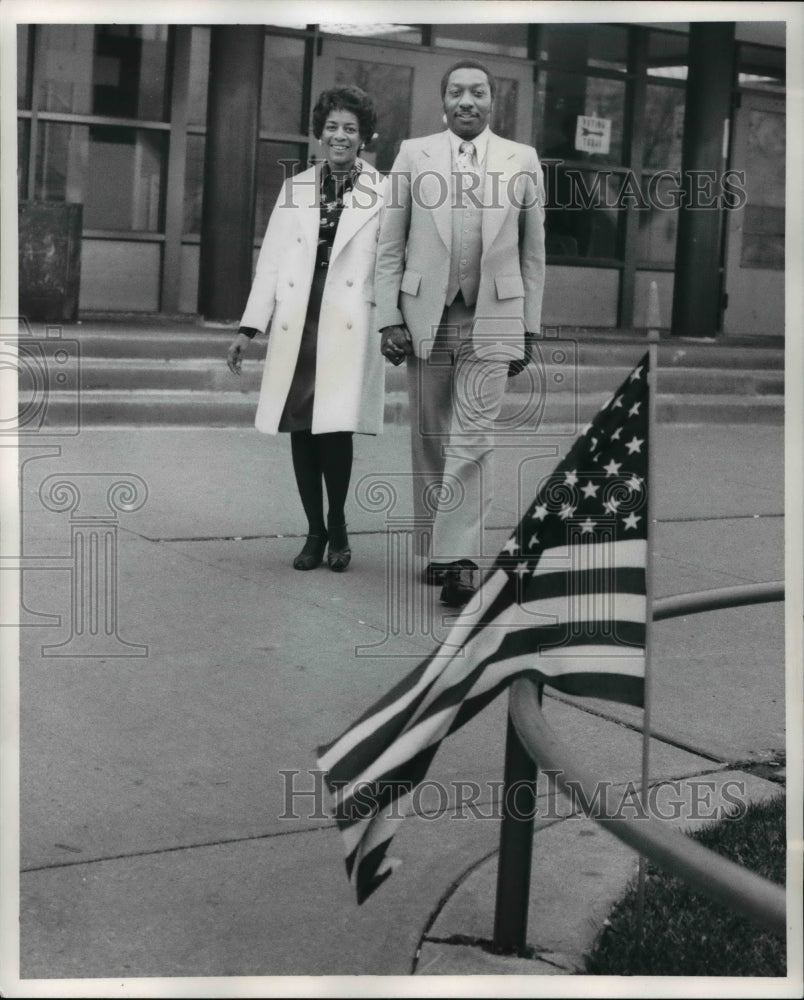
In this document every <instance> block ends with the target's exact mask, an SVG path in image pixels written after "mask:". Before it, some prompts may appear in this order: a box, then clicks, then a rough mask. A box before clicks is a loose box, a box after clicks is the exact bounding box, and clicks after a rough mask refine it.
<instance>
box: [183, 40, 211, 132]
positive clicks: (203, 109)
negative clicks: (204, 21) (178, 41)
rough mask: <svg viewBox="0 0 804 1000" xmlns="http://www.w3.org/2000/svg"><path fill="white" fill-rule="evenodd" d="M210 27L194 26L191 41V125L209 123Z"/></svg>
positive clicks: (189, 94) (189, 101) (189, 100)
mask: <svg viewBox="0 0 804 1000" xmlns="http://www.w3.org/2000/svg"><path fill="white" fill-rule="evenodd" d="M209 37H210V35H209V28H193V32H192V40H191V42H190V84H189V93H188V115H189V118H188V121H189V122H190V124H191V125H206V123H207V85H208V83H209Z"/></svg>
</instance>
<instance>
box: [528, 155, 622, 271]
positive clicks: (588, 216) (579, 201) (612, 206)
mask: <svg viewBox="0 0 804 1000" xmlns="http://www.w3.org/2000/svg"><path fill="white" fill-rule="evenodd" d="M542 166H543V168H544V179H545V191H546V196H547V199H546V205H547V210H546V212H545V242H546V248H547V254H548V256H550V257H603V258H610V259H619V258H620V257H621V256H622V233H623V224H624V219H625V211H627V210H628V208H629V207H630V205H631V204H633V202H632V201H630V200H629V199H628V198H627V197H623V183H624V178H625V176H626V175H624V174H616V173H613V172H611V171H608V170H606V171H594V170H582V169H581V168H579V167H572V166H567V165H566V164H564V163H563V161H546V160H542Z"/></svg>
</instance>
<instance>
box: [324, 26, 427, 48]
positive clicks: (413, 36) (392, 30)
mask: <svg viewBox="0 0 804 1000" xmlns="http://www.w3.org/2000/svg"><path fill="white" fill-rule="evenodd" d="M319 31H320V32H321V34H322V35H344V36H346V37H347V38H371V39H372V41H381V40H382V39H387V40H388V41H391V42H407V43H408V44H409V45H421V43H422V32H421V28H419V27H418V25H415V24H321V25H319Z"/></svg>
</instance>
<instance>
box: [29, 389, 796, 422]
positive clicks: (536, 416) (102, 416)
mask: <svg viewBox="0 0 804 1000" xmlns="http://www.w3.org/2000/svg"><path fill="white" fill-rule="evenodd" d="M609 397H610V392H608V391H607V392H605V393H584V394H578V395H573V394H570V393H565V394H562V395H555V396H551V397H548V398H546V399H545V400H544V405H541V403H540V401H538V400H536V401H535V402H534V400H533V399H531V398H529V397H528V396H526V395H525V394H524V393H517V392H511V393H508V394H507V395H506V398H505V401H504V405H503V410H502V413H501V415H500V425H501V429H502V431H503V432H507V433H516V432H517V430H523V431H528V432H533V431H534V430H536V429H538V428H539V427H555V426H561V427H562V428H569V429H570V432H571V431H572V429H573V428H577V429H578V430H580V428H581V427H582V426H583V425H584V424H585V423H586V422H587V421H588V420H589V419H591V417H592V416H593V415H594V414H595V413H596V412H597V410H598V409H599V408H600V407H601V406H602V405H603V404H604V403H605V402H606V401H607V400H608V399H609ZM256 404H257V395H256V393H255V392H231V391H217V392H216V391H208V390H173V391H167V390H154V389H147V390H146V389H143V390H125V391H123V390H86V391H82V392H81V393H80V394H79V395H78V397H76V394H74V393H69V392H59V391H55V392H51V393H49V394H48V395H47V397H46V398H42V397H41V396H36V395H35V394H34V395H32V394H31V393H28V392H21V393H20V421H21V426H22V427H23V429H24V430H28V431H29V432H30V431H35V430H37V429H40V432H45V431H46V430H47V429H53V430H54V432H57V433H68V432H71V431H74V429H79V428H80V427H81V426H102V425H110V426H120V425H138V424H139V425H153V424H160V425H165V426H190V425H196V426H199V425H202V426H206V427H232V426H250V425H252V424H253V422H254V413H255V410H256ZM657 418H658V420H659V421H666V422H673V423H721V424H722V423H751V424H779V425H781V424H783V423H784V398H783V397H782V396H780V395H766V396H752V397H747V396H742V395H733V394H723V395H712V394H694V393H685V394H672V393H669V394H660V395H659V397H658V400H657ZM385 419H386V422H387V423H407V421H408V400H407V394H406V393H405V392H403V391H395V392H390V393H388V394H387V396H386V405H385Z"/></svg>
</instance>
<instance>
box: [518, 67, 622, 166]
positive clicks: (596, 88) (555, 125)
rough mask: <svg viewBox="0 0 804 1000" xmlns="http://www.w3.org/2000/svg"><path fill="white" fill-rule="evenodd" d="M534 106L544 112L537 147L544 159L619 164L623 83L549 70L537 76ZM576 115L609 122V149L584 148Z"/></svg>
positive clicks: (539, 126)
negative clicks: (594, 149)
mask: <svg viewBox="0 0 804 1000" xmlns="http://www.w3.org/2000/svg"><path fill="white" fill-rule="evenodd" d="M537 90H538V93H537V103H538V106H540V107H541V108H542V109H543V113H542V116H541V120H540V122H539V125H538V133H539V134H538V136H537V148H538V150H539V153H540V155H541V156H543V157H548V158H552V159H563V160H580V161H589V162H591V163H622V159H623V118H624V108H625V83H624V82H621V81H620V80H608V79H604V78H603V77H594V76H580V75H575V74H574V73H561V72H557V71H555V70H548V71H547V72H546V73H542V74H541V75H540V77H539V84H538V88H537ZM579 115H587V116H591V117H594V118H598V119H603V121H604V122H607V123H608V129H609V149H608V152H606V151H605V147H603V148H602V149H600V150H599V151H598V152H595V153H592V152H588V151H587V150H586V149H584V140H583V138H582V137H581V133H582V132H583V129H581V128H579V126H580V124H581V123H579V122H578V116H579Z"/></svg>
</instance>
